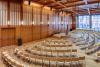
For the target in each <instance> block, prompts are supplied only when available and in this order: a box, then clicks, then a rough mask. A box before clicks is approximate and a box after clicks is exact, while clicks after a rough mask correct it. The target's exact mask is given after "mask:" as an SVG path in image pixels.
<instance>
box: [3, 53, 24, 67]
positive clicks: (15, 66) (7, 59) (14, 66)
mask: <svg viewBox="0 0 100 67" xmlns="http://www.w3.org/2000/svg"><path fill="white" fill-rule="evenodd" d="M2 59H3V61H4V63H5V64H6V65H7V66H8V67H25V66H24V65H23V64H21V63H19V62H17V61H16V60H14V59H13V58H12V57H11V56H9V54H8V53H7V52H3V53H2Z"/></svg>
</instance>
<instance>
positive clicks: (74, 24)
mask: <svg viewBox="0 0 100 67" xmlns="http://www.w3.org/2000/svg"><path fill="white" fill-rule="evenodd" d="M71 17H72V29H76V15H75V14H71Z"/></svg>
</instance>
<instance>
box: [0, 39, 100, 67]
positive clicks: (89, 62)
mask: <svg viewBox="0 0 100 67" xmlns="http://www.w3.org/2000/svg"><path fill="white" fill-rule="evenodd" d="M68 40H69V41H70V39H68ZM33 43H35V41H34V42H31V43H26V44H23V46H21V47H18V46H14V45H13V46H6V47H2V48H0V67H6V66H5V65H4V64H3V62H2V59H1V52H3V51H8V52H9V53H12V52H13V51H14V49H15V48H20V49H22V48H27V47H31V46H32V45H33ZM74 48H77V49H78V54H79V55H82V56H85V57H86V60H85V61H86V67H100V63H96V62H95V61H94V59H95V56H94V55H86V54H85V53H84V51H81V50H80V49H79V47H77V46H74ZM35 67H41V66H35Z"/></svg>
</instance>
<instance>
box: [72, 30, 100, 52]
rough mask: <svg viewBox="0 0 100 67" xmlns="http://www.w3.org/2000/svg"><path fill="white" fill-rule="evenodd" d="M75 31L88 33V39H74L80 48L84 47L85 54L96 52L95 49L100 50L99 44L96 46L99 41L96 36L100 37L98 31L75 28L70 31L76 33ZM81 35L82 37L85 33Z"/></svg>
mask: <svg viewBox="0 0 100 67" xmlns="http://www.w3.org/2000/svg"><path fill="white" fill-rule="evenodd" d="M76 32H78V33H83V32H84V33H83V34H86V33H88V39H86V40H82V39H80V38H77V39H76V40H78V41H76V44H77V43H78V46H80V49H86V54H92V53H96V52H97V51H99V50H100V46H96V43H98V42H99V41H97V40H99V39H98V38H99V37H100V33H99V32H94V31H90V30H75V31H74V32H72V33H73V34H74V33H75V34H77V33H76ZM77 35H79V34H77ZM82 37H83V38H84V37H85V35H84V36H82ZM74 40H75V39H74ZM82 43H83V44H82Z"/></svg>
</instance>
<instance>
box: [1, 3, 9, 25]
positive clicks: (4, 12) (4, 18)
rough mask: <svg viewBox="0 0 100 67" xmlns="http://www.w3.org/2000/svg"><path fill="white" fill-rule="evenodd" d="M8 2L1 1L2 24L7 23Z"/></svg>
mask: <svg viewBox="0 0 100 67" xmlns="http://www.w3.org/2000/svg"><path fill="white" fill-rule="evenodd" d="M7 24H8V22H7V3H6V2H0V25H7Z"/></svg>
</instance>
